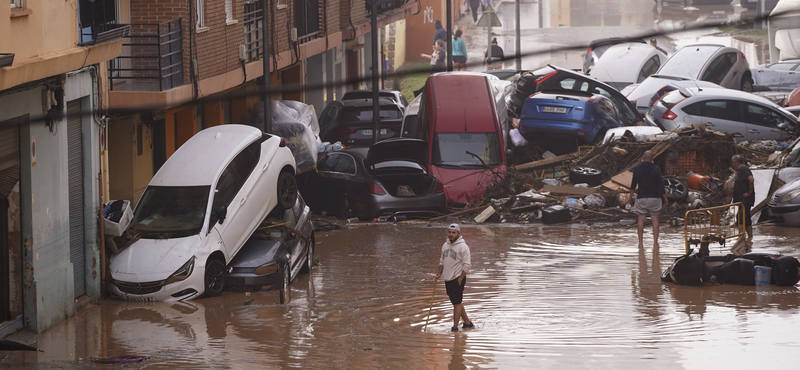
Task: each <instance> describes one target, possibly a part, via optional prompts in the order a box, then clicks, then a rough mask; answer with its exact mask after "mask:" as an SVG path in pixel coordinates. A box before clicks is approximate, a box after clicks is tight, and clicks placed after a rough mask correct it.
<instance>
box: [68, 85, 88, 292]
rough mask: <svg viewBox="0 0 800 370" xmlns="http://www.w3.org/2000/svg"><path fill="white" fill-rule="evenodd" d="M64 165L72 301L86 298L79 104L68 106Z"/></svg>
mask: <svg viewBox="0 0 800 370" xmlns="http://www.w3.org/2000/svg"><path fill="white" fill-rule="evenodd" d="M67 163H68V165H67V166H68V167H67V168H68V169H67V171H68V180H69V251H70V253H69V259H70V262H72V268H73V272H74V279H75V298H78V297H80V296H82V295H84V294H86V273H85V269H86V258H85V257H84V255H85V246H84V225H83V207H84V202H83V135H82V133H81V101H80V100H73V101H71V102H68V103H67Z"/></svg>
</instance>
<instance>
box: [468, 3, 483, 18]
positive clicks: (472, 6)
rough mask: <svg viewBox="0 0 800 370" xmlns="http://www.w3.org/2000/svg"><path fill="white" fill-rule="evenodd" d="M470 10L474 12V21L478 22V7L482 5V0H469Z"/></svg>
mask: <svg viewBox="0 0 800 370" xmlns="http://www.w3.org/2000/svg"><path fill="white" fill-rule="evenodd" d="M468 1H469V10H470V12H471V13H472V23H478V7H480V6H481V0H468Z"/></svg>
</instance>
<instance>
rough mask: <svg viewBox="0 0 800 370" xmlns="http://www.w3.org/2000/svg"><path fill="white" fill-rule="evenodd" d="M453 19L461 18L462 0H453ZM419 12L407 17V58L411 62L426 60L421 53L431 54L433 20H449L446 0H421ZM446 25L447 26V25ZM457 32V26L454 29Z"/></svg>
mask: <svg viewBox="0 0 800 370" xmlns="http://www.w3.org/2000/svg"><path fill="white" fill-rule="evenodd" d="M450 6H451V10H452V12H453V15H452V21H453V23H455V21H456V20H457V19H458V18H459V13H460V11H461V9H462V6H463V1H462V0H451V5H450ZM420 7H421V10H420V12H419V13H417V14H415V15H412V16H410V17H408V18H406V60H407V61H409V62H414V61H423V60H426V59H425V58H422V57H420V56H419V54H420V53H425V54H430V53H431V51H432V49H431V46H432V45H433V31H434V29H435V28H434V26H433V22H434V21H435V20H437V19H438V20H440V21H442V25H445V24H446V22H447V14H446V10H447V3H446V2H445V0H420ZM445 27H446V26H445ZM452 32H455V28H453V29H452Z"/></svg>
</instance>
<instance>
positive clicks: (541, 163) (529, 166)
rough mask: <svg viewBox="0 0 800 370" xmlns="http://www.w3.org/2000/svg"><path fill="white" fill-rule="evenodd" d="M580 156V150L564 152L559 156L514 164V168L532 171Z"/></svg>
mask: <svg viewBox="0 0 800 370" xmlns="http://www.w3.org/2000/svg"><path fill="white" fill-rule="evenodd" d="M577 156H578V152H575V153H569V154H563V155H559V156H555V157H552V158H547V159H542V160H538V161H533V162H528V163H523V164H521V165H518V166H514V169H515V170H517V171H532V170H536V169H539V168H542V167H547V166H552V165H555V164H560V163H561V162H564V161H568V160H571V159H574V158H575V157H577Z"/></svg>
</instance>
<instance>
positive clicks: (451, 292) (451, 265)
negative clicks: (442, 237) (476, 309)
mask: <svg viewBox="0 0 800 370" xmlns="http://www.w3.org/2000/svg"><path fill="white" fill-rule="evenodd" d="M470 266H471V262H470V255H469V246H467V242H465V241H464V238H462V237H461V227H460V226H458V224H450V226H449V227H448V228H447V241H445V242H444V245H442V256H441V257H440V258H439V270H438V272H437V273H436V280H437V281H438V280H439V278H444V286H445V288H446V289H447V296H448V297H450V303H452V304H453V328H452V331H458V322H459V320H461V319H463V320H464V325H462V326H461V328H462V329H469V328H474V327H475V325H474V324H473V323H472V321H470V319H469V317H467V311H466V310H465V309H464V304H463V303H462V300H463V298H464V286H465V285H466V284H467V273H468V272H469V269H470Z"/></svg>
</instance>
